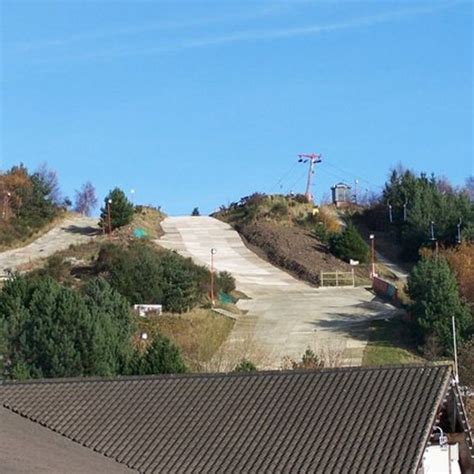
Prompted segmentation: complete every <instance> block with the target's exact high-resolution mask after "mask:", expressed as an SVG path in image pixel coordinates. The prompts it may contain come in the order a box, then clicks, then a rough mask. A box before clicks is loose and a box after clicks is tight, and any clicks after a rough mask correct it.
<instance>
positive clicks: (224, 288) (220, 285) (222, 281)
mask: <svg viewBox="0 0 474 474" xmlns="http://www.w3.org/2000/svg"><path fill="white" fill-rule="evenodd" d="M216 289H217V292H222V293H226V294H229V293H232V292H233V291H234V290H235V278H234V277H233V276H232V275H231V274H230V273H229V272H219V273H218V274H217V276H216Z"/></svg>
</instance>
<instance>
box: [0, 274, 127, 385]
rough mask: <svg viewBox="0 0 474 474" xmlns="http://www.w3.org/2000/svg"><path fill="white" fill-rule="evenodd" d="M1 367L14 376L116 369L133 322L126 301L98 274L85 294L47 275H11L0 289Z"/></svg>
mask: <svg viewBox="0 0 474 474" xmlns="http://www.w3.org/2000/svg"><path fill="white" fill-rule="evenodd" d="M0 315H1V320H0V322H1V324H2V326H3V334H4V335H3V337H4V351H3V357H4V365H5V367H4V369H5V372H6V375H7V376H9V377H15V378H37V377H71V376H83V375H101V376H103V375H104V376H105V375H116V374H120V373H123V372H125V371H126V370H127V366H128V362H129V359H130V356H131V354H132V349H131V334H132V330H133V326H132V323H131V319H130V318H131V314H130V310H129V308H128V305H127V303H126V301H125V300H124V299H123V297H122V296H120V295H119V294H118V293H117V292H115V291H113V290H112V289H111V288H110V287H109V285H108V284H107V283H106V282H104V281H101V280H98V281H93V282H91V283H90V285H89V286H88V287H87V288H86V290H85V294H84V296H82V295H80V294H78V293H76V292H74V291H73V290H71V289H69V288H65V287H63V286H61V285H60V284H58V283H57V282H55V281H54V280H52V279H51V278H47V277H46V278H31V277H19V276H17V277H15V278H14V279H12V280H10V281H7V282H6V284H5V286H4V287H3V289H2V291H1V293H0Z"/></svg>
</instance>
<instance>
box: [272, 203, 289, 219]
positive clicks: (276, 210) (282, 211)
mask: <svg viewBox="0 0 474 474" xmlns="http://www.w3.org/2000/svg"><path fill="white" fill-rule="evenodd" d="M270 215H272V216H275V217H285V216H287V215H288V204H287V203H286V201H277V202H275V203H274V204H273V205H272V207H271V208H270Z"/></svg>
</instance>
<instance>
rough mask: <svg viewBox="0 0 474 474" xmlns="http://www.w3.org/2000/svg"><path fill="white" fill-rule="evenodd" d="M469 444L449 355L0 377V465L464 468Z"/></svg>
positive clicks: (19, 468) (38, 468) (49, 468)
mask: <svg viewBox="0 0 474 474" xmlns="http://www.w3.org/2000/svg"><path fill="white" fill-rule="evenodd" d="M472 449H473V447H472V439H471V433H470V429H469V426H468V422H467V420H466V416H465V412H464V408H463V404H462V401H461V398H460V396H459V390H458V387H457V384H456V382H455V381H454V379H453V374H452V372H451V367H450V366H449V365H413V366H411V365H410V366H393V367H373V368H341V369H320V370H307V371H297V370H295V371H275V372H252V373H231V374H188V375H161V376H137V377H117V378H91V379H63V380H59V379H58V380H41V381H27V382H3V383H0V459H1V461H0V462H1V468H0V470H1V472H2V473H3V474H8V473H13V472H15V473H18V472H32V473H34V472H67V473H69V474H75V473H85V472H110V473H112V472H114V473H115V472H141V473H155V472H163V473H175V472H183V473H193V472H201V473H208V472H215V473H221V472H225V473H234V472H242V473H244V472H245V473H246V472H258V473H272V472H280V473H296V472H306V473H341V472H353V473H384V474H386V473H400V474H406V473H413V474H427V473H429V472H452V473H456V472H458V473H459V472H469V469H471V468H472V454H473V451H472ZM101 455H103V456H101ZM114 465H115V468H114ZM433 468H435V469H436V470H433ZM471 472H472V471H471Z"/></svg>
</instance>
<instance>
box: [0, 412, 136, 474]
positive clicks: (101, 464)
mask: <svg viewBox="0 0 474 474" xmlns="http://www.w3.org/2000/svg"><path fill="white" fill-rule="evenodd" d="M0 472H1V473H2V474H20V473H21V474H25V473H28V474H33V473H34V474H51V473H67V474H85V473H100V474H134V473H136V471H135V470H132V469H129V468H128V467H127V466H125V465H123V464H118V463H116V462H115V461H114V460H113V459H109V458H106V457H105V456H102V455H101V454H99V453H96V452H94V451H92V450H91V449H88V448H85V447H84V446H81V445H80V444H77V443H74V442H73V441H71V440H69V439H67V438H65V437H64V436H61V435H60V434H58V433H54V432H53V431H51V430H48V429H47V428H43V427H42V426H41V425H39V424H37V423H32V422H31V421H28V420H27V419H26V418H23V417H21V416H18V415H16V414H15V413H13V412H11V411H10V410H7V409H6V408H2V407H0Z"/></svg>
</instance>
